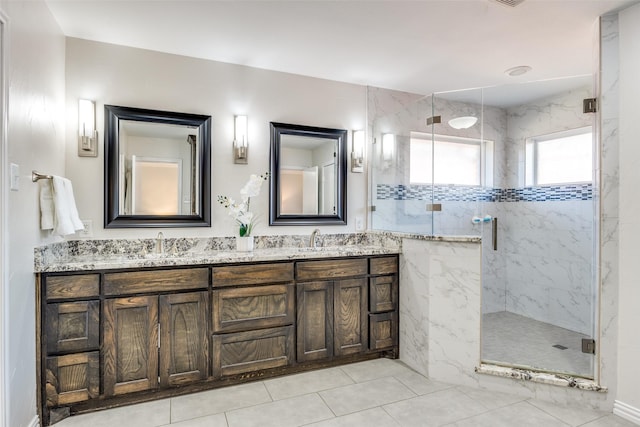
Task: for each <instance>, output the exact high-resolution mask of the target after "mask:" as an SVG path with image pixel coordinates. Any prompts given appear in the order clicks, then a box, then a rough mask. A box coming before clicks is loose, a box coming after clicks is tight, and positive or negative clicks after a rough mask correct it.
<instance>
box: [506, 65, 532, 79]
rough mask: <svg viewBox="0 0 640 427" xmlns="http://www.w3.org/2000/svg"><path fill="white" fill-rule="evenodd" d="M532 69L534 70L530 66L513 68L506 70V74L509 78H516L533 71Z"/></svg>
mask: <svg viewBox="0 0 640 427" xmlns="http://www.w3.org/2000/svg"><path fill="white" fill-rule="evenodd" d="M531 69H532V68H531V67H529V66H528V65H518V66H517V67H512V68H509V69H508V70H505V71H504V73H505V74H506V75H508V76H511V77H516V76H521V75H523V74H526V73H528V72H529V71H531Z"/></svg>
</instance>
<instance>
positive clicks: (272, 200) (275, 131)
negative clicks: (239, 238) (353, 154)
mask: <svg viewBox="0 0 640 427" xmlns="http://www.w3.org/2000/svg"><path fill="white" fill-rule="evenodd" d="M346 138H347V131H346V130H344V129H332V128H321V127H313V126H304V125H296V124H287V123H276V122H271V167H270V173H271V185H270V189H269V190H270V191H269V225H328V224H346V223H347V172H346V171H347V160H346V152H347V147H346V146H347V141H346Z"/></svg>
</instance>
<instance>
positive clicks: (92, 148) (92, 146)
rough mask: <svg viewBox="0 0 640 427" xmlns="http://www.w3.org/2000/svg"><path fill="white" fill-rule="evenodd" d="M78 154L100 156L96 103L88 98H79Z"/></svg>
mask: <svg viewBox="0 0 640 427" xmlns="http://www.w3.org/2000/svg"><path fill="white" fill-rule="evenodd" d="M78 156H80V157H97V156H98V131H97V130H96V104H95V103H94V102H93V101H89V100H87V99H80V100H78Z"/></svg>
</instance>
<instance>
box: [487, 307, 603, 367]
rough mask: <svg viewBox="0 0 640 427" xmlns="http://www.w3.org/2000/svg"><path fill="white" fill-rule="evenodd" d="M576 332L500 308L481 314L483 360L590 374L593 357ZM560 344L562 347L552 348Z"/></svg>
mask: <svg viewBox="0 0 640 427" xmlns="http://www.w3.org/2000/svg"><path fill="white" fill-rule="evenodd" d="M582 338H587V336H586V335H583V334H581V333H579V332H574V331H570V330H569V329H564V328H561V327H558V326H555V325H552V324H550V323H545V322H540V321H537V320H534V319H530V318H528V317H525V316H520V315H518V314H514V313H510V312H508V311H501V312H497V313H488V314H485V315H483V316H482V360H484V361H486V362H498V364H504V363H507V364H513V365H517V366H525V367H530V368H535V369H540V370H543V371H545V370H549V371H554V372H561V373H566V374H570V375H578V376H583V377H591V376H592V375H593V367H592V364H593V363H594V356H593V355H591V354H585V353H583V352H582ZM556 344H559V345H562V346H564V347H566V348H565V349H558V348H555V347H553V346H554V345H556Z"/></svg>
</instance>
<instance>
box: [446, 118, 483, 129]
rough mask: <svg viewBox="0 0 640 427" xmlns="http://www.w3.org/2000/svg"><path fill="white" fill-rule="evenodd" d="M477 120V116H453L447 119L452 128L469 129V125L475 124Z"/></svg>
mask: <svg viewBox="0 0 640 427" xmlns="http://www.w3.org/2000/svg"><path fill="white" fill-rule="evenodd" d="M477 122H478V118H477V117H473V116H463V117H455V118H453V119H451V120H449V126H451V127H452V128H454V129H469V128H470V127H471V126H473V125H475V124H476V123H477Z"/></svg>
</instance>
